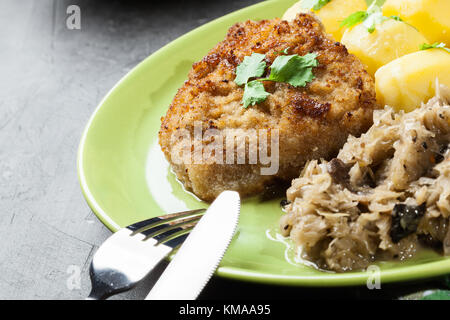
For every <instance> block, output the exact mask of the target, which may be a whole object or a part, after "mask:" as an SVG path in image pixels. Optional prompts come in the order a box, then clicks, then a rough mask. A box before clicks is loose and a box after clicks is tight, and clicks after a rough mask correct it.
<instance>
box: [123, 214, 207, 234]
mask: <svg viewBox="0 0 450 320" xmlns="http://www.w3.org/2000/svg"><path fill="white" fill-rule="evenodd" d="M205 211H206V209H205V208H202V209H195V210H189V211H183V212H178V213H172V214H167V215H164V216H159V217H155V218H150V219H147V220H144V221H140V222H136V223H134V224H132V225H129V226H128V227H127V228H128V229H130V230H131V231H133V233H132V235H135V234H137V233H141V232H143V231H145V230H147V229H151V228H154V227H157V226H158V225H162V224H165V223H169V222H173V221H176V220H178V219H181V218H188V217H190V216H200V215H202V214H203V213H204V212H205Z"/></svg>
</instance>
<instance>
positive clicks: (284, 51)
mask: <svg viewBox="0 0 450 320" xmlns="http://www.w3.org/2000/svg"><path fill="white" fill-rule="evenodd" d="M289 49H290V47H287V48H286V49H284V50H281V51H275V52H274V53H275V54H288V50H289Z"/></svg>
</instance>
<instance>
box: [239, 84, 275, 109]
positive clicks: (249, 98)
mask: <svg viewBox="0 0 450 320" xmlns="http://www.w3.org/2000/svg"><path fill="white" fill-rule="evenodd" d="M269 95H270V93H268V92H266V90H265V89H264V85H263V84H262V83H261V82H259V81H258V80H253V81H250V82H249V83H246V84H245V89H244V96H243V97H242V104H243V105H244V108H247V107H248V106H249V105H252V106H254V105H255V104H257V103H260V102H263V101H265V100H266V98H267V96H269Z"/></svg>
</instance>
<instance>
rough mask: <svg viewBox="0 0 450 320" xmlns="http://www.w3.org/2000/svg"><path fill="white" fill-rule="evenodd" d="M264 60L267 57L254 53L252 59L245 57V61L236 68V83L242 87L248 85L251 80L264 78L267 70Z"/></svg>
mask: <svg viewBox="0 0 450 320" xmlns="http://www.w3.org/2000/svg"><path fill="white" fill-rule="evenodd" d="M264 58H265V55H263V54H260V53H253V54H252V55H251V56H250V57H248V56H247V57H245V58H244V61H243V62H242V63H241V64H240V65H239V66H238V67H237V68H236V78H235V79H234V82H236V83H237V84H238V85H240V86H241V85H243V84H245V83H247V81H248V79H250V78H256V77H260V76H262V75H263V73H264V70H265V69H266V62H265V61H263V60H264Z"/></svg>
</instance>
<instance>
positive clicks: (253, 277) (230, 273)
mask: <svg viewBox="0 0 450 320" xmlns="http://www.w3.org/2000/svg"><path fill="white" fill-rule="evenodd" d="M268 2H269V1H262V2H259V3H256V4H253V5H250V6H247V7H244V8H241V9H239V10H235V11H233V12H230V13H228V14H226V15H223V16H221V17H219V18H216V19H213V20H211V21H209V22H207V23H205V24H203V25H201V26H199V27H197V28H194V29H193V30H191V31H189V32H187V33H185V34H183V35H181V36H179V37H177V38H176V39H174V40H172V41H170V42H169V43H167V44H165V45H164V46H163V47H161V48H159V49H158V50H156V51H155V52H153V53H151V54H150V55H149V56H148V57H146V58H145V59H144V60H142V61H141V62H139V63H138V64H137V65H136V66H134V67H133V68H132V69H130V70H129V71H128V72H127V73H125V74H124V75H123V76H122V77H121V78H120V79H119V81H117V82H116V83H115V84H114V86H113V87H112V88H111V89H110V90H109V91H108V92H107V93H106V95H105V96H104V97H103V98H102V99H101V100H100V102H99V103H98V104H97V106H96V108H95V109H94V112H93V113H92V115H91V116H90V118H89V120H88V122H87V124H86V125H85V127H84V129H83V132H82V135H81V139H80V143H79V145H78V150H77V165H76V166H77V177H78V181H79V183H80V187H81V191H82V194H83V196H84V198H85V200H86V202H87V204H88V205H89V207H90V208H91V210H92V211H93V212H94V214H95V215H96V216H97V218H98V219H99V220H100V221H101V222H102V223H103V224H104V225H105V226H106V227H107V228H108V229H109V230H111V231H112V232H116V231H117V230H119V229H120V226H119V225H118V224H117V223H116V222H114V220H113V219H112V218H111V217H110V216H109V215H108V214H107V213H106V212H105V211H104V210H103V209H102V207H101V206H100V205H99V204H98V203H97V201H96V200H95V197H94V195H93V194H92V192H91V191H90V188H89V185H88V183H87V179H86V175H85V171H84V165H83V158H84V157H83V155H84V149H85V143H86V140H87V137H88V133H89V131H90V128H91V125H92V123H93V121H94V120H95V118H96V116H97V114H98V112H99V111H100V109H102V106H103V105H104V104H105V102H106V101H107V100H108V98H109V97H110V96H111V95H112V94H113V92H114V91H115V90H116V89H117V88H118V87H120V85H121V84H122V83H123V82H124V81H125V80H127V79H128V78H129V77H130V76H131V75H132V74H133V73H134V72H135V71H136V70H137V69H139V68H140V67H141V66H142V65H143V64H145V63H148V62H149V61H151V60H152V59H155V58H156V57H157V56H159V55H161V54H162V53H163V51H165V50H167V49H168V48H170V47H172V46H174V45H176V42H178V40H182V39H185V38H188V37H190V36H191V35H192V34H194V33H196V32H198V31H201V30H203V29H207V28H208V27H209V26H210V25H211V24H215V23H220V21H222V20H226V19H228V18H230V17H232V16H234V15H238V14H240V13H241V12H242V11H244V10H249V9H251V8H255V7H262V6H264V5H267V3H268ZM425 265H426V266H427V267H426V269H427V270H426V271H425V270H424V266H425ZM409 273H413V275H409ZM215 274H216V275H218V276H220V277H223V278H228V279H234V280H242V281H249V282H256V283H265V284H273V285H286V286H305V287H336V286H342V287H343V286H355V285H363V284H365V283H366V282H367V280H368V274H367V273H364V272H357V273H356V274H355V273H353V272H350V273H334V274H329V275H328V276H327V277H322V276H320V275H309V276H301V275H299V276H293V275H282V274H273V273H264V272H259V271H249V270H247V269H242V268H238V267H227V266H219V268H218V269H217V270H216V273H215ZM446 274H450V257H449V258H447V259H443V260H439V261H432V262H425V263H421V264H418V265H411V266H404V267H401V268H394V269H390V270H382V271H381V274H380V281H381V282H382V283H391V282H404V281H411V280H418V279H427V278H432V277H436V276H442V275H446Z"/></svg>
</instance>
